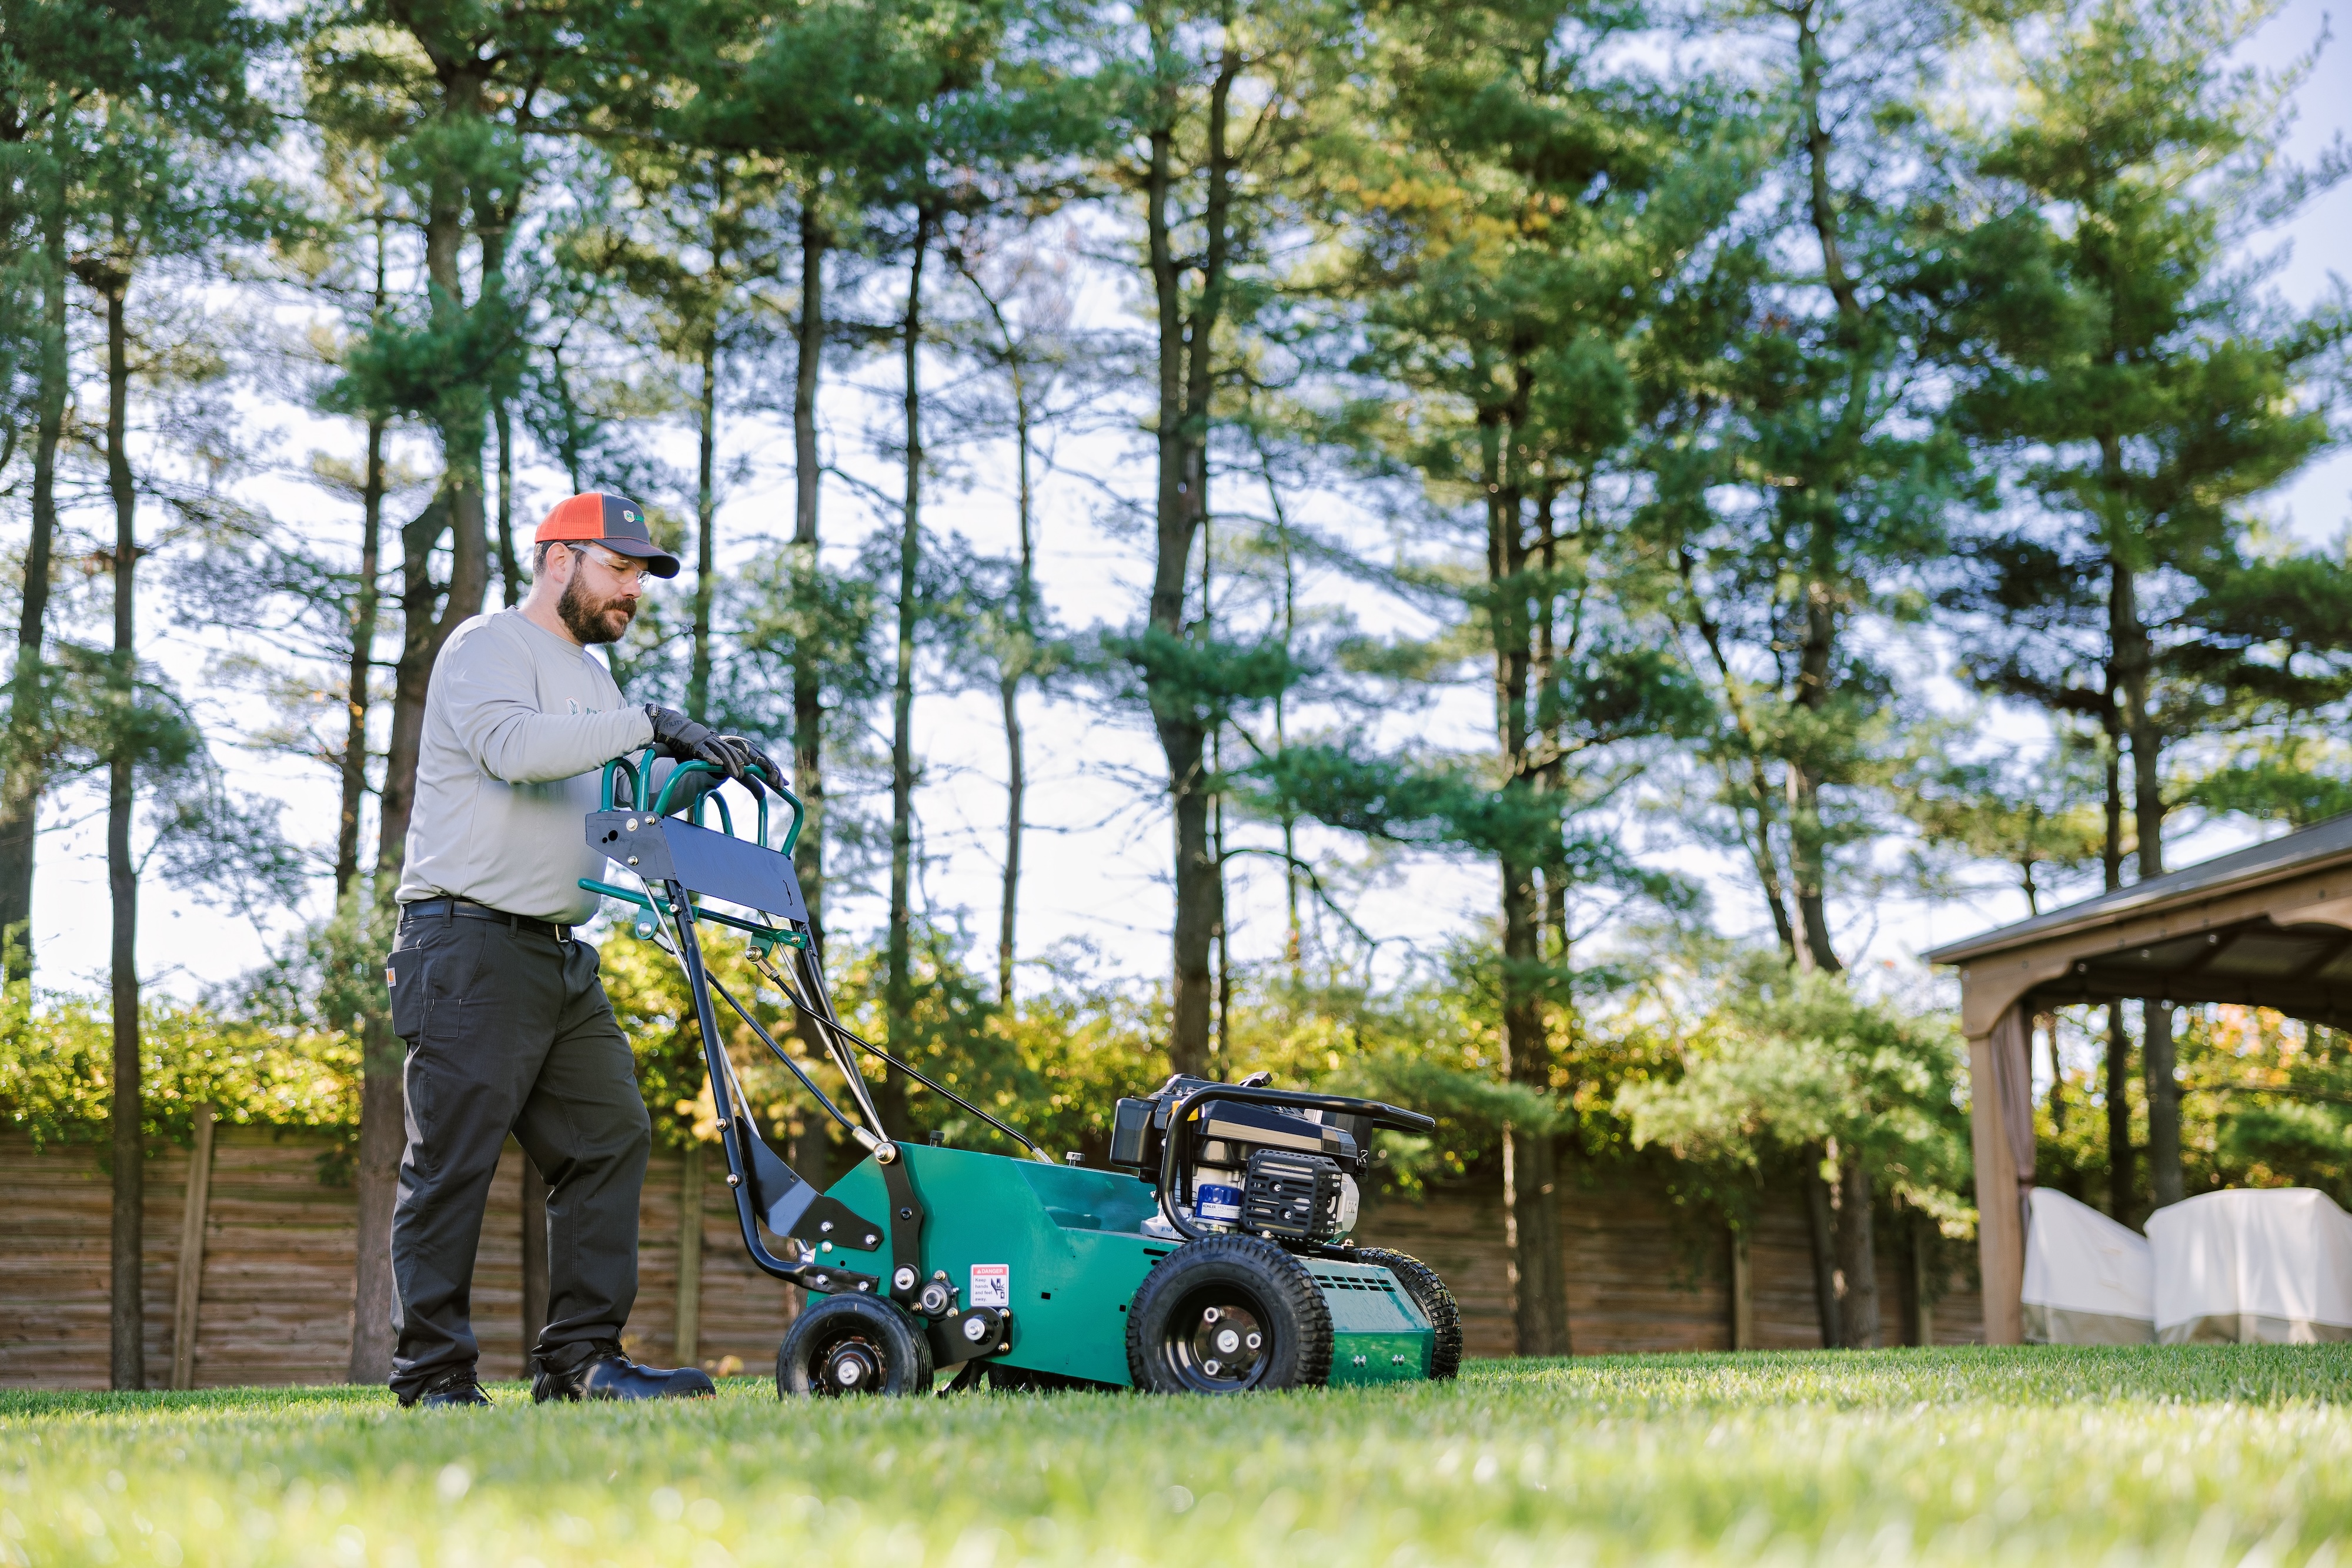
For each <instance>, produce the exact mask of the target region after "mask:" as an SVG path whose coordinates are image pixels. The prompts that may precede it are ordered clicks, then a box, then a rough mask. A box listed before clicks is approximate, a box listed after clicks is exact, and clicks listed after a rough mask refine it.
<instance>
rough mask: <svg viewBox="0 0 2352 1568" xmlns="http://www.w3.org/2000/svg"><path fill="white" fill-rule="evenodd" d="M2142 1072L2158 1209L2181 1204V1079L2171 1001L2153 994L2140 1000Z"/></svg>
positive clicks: (2151, 1175) (2153, 1191)
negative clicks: (2175, 1053)
mask: <svg viewBox="0 0 2352 1568" xmlns="http://www.w3.org/2000/svg"><path fill="white" fill-rule="evenodd" d="M2139 1060H2140V1071H2141V1072H2142V1073H2143V1074H2145V1075H2146V1077H2147V1181H2148V1188H2149V1192H2148V1196H2149V1197H2150V1198H2151V1199H2152V1200H2153V1201H2154V1203H2155V1206H2156V1207H2158V1208H2164V1207H2169V1206H2170V1205H2172V1204H2176V1203H2179V1201H2180V1200H2181V1198H2182V1197H2183V1196H2185V1194H2184V1192H2183V1190H2182V1189H2183V1177H2182V1174H2181V1168H2180V1078H2179V1073H2178V1071H2176V1063H2175V1061H2174V1059H2173V1044H2172V1004H2171V1003H2170V1002H2169V1001H2167V1000H2164V999H2162V998H2156V997H2150V998H2147V1000H2145V1001H2143V1002H2141V1003H2140V1052H2139Z"/></svg>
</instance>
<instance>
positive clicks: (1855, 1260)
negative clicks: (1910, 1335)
mask: <svg viewBox="0 0 2352 1568" xmlns="http://www.w3.org/2000/svg"><path fill="white" fill-rule="evenodd" d="M1843 1155H1844V1157H1843V1159H1842V1160H1841V1161H1840V1162H1839V1167H1838V1229H1837V1259H1838V1272H1839V1274H1840V1275H1842V1276H1843V1283H1844V1285H1845V1292H1844V1294H1843V1297H1841V1298H1840V1300H1839V1301H1838V1330H1839V1343H1842V1344H1843V1345H1844V1346H1845V1347H1846V1348H1847V1349H1848V1350H1876V1349H1877V1348H1878V1237H1877V1229H1878V1226H1877V1217H1876V1215H1875V1214H1874V1212H1873V1210H1872V1207H1871V1180H1870V1167H1869V1166H1867V1165H1866V1164H1864V1161H1863V1158H1862V1151H1861V1150H1859V1149H1852V1148H1849V1149H1846V1150H1844V1151H1843Z"/></svg>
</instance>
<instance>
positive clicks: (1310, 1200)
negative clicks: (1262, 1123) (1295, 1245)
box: [1241, 1149, 1345, 1241]
mask: <svg viewBox="0 0 2352 1568" xmlns="http://www.w3.org/2000/svg"><path fill="white" fill-rule="evenodd" d="M1344 1191H1345V1178H1344V1176H1343V1173H1342V1172H1341V1171H1340V1169H1339V1162H1338V1161H1337V1160H1329V1159H1326V1158H1324V1157H1323V1156H1322V1155H1299V1154H1292V1153H1291V1152H1289V1151H1288V1150H1286V1149H1259V1150H1257V1151H1256V1152H1255V1153H1254V1154H1252V1155H1250V1157H1249V1176H1248V1179H1247V1182H1246V1184H1245V1185H1244V1187H1243V1189H1242V1218H1241V1225H1242V1228H1243V1229H1244V1230H1252V1231H1255V1232H1256V1233H1257V1234H1258V1235H1260V1236H1280V1237H1286V1238H1288V1239H1292V1240H1295V1241H1328V1240H1329V1239H1331V1238H1333V1237H1334V1236H1337V1235H1339V1232H1340V1230H1341V1228H1342V1221H1341V1218H1340V1213H1339V1208H1340V1198H1341V1195H1342V1193H1343V1192H1344Z"/></svg>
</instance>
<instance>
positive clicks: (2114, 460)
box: [2105, 441, 2181, 1208]
mask: <svg viewBox="0 0 2352 1568" xmlns="http://www.w3.org/2000/svg"><path fill="white" fill-rule="evenodd" d="M2105 447H2106V450H2107V456H2106V460H2105V461H2106V466H2107V469H2108V472H2109V475H2110V481H2111V484H2114V485H2118V486H2119V485H2120V483H2121V479H2120V476H2121V470H2122V454H2121V450H2120V448H2119V447H2118V446H2117V445H2116V444H2115V443H2114V442H2112V441H2110V442H2107V443H2105ZM2107 617H2108V640H2109V642H2110V643H2111V645H2112V646H2113V648H2114V650H2115V665H2116V686H2117V688H2118V689H2119V691H2120V692H2121V694H2122V696H2123V724H2124V728H2125V732H2126V734H2127V735H2128V736H2129V737H2131V748H2132V795H2133V800H2132V836H2133V838H2134V839H2135V840H2137V847H2138V852H2139V879H2140V880H2141V881H2142V882H2146V881H2147V880H2148V879H2149V878H2150V877H2158V876H2162V875H2163V874H2164V789H2163V777H2162V773H2161V764H2162V760H2163V757H2162V751H2163V740H2164V737H2163V735H2162V732H2161V731H2160V729H2159V728H2158V725H2157V722H2156V717H2155V715H2154V712H2153V711H2152V709H2151V707H2150V706H2149V701H2148V686H2149V683H2150V680H2151V678H2152V676H2153V674H2154V668H2153V666H2154V659H2153V650H2152V648H2151V645H2150V643H2149V640H2148V634H2147V624H2146V623H2145V622H2143V621H2142V620H2141V619H2140V613H2139V596H2138V583H2137V575H2136V574H2135V573H2134V572H2133V571H2132V570H2131V569H2130V568H2129V567H2128V566H2126V565H2125V564H2124V563H2123V561H2122V560H2120V559H2117V560H2116V561H2115V562H2114V563H2113V565H2112V567H2111V570H2110V587H2109V592H2108V600H2107ZM2140 1071H2141V1072H2142V1073H2143V1074H2144V1075H2145V1076H2146V1078H2147V1177H2148V1186H2149V1189H2150V1197H2153V1198H2154V1200H2155V1205H2156V1207H2158V1208H2162V1207H2166V1206H2167V1205H2168V1204H2175V1203H2179V1201H2180V1198H2181V1171H2180V1082H2179V1076H2178V1074H2177V1073H2176V1072H2175V1071H2174V1062H2173V1052H2172V1009H2170V1008H2169V1007H2168V1006H2165V1005H2163V998H2157V997H2151V998H2147V1000H2146V1001H2145V1003H2144V1004H2143V1005H2142V1007H2141V1010H2140Z"/></svg>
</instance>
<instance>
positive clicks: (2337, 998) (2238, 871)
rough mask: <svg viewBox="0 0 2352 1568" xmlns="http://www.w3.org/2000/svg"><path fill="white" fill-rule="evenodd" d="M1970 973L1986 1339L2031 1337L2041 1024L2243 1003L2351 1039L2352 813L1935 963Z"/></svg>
mask: <svg viewBox="0 0 2352 1568" xmlns="http://www.w3.org/2000/svg"><path fill="white" fill-rule="evenodd" d="M1927 961H1928V962H1929V963H1932V964H1950V965H1954V966H1957V967H1958V969H1959V971H1960V1028H1961V1030H1962V1031H1963V1032H1964V1033H1965V1034H1966V1035H1967V1036H1968V1041H1969V1080H1970V1082H1971V1083H1972V1084H1973V1086H1974V1090H1973V1092H1972V1094H1971V1096H1970V1099H1971V1102H1972V1110H1971V1112H1970V1118H1971V1122H1972V1124H1973V1125H1972V1129H1971V1130H1972V1133H1973V1142H1974V1146H1975V1152H1976V1167H1977V1209H1978V1214H1979V1219H1978V1226H1977V1248H1978V1253H1979V1259H1980V1260H1981V1262H1982V1267H1983V1275H1984V1303H1985V1338H1986V1339H1987V1340H1988V1341H1990V1343H1994V1344H2015V1343H2018V1342H2019V1340H2020V1339H2021V1337H2022V1333H2023V1325H2022V1321H2021V1320H2022V1315H2023V1314H2022V1309H2021V1304H2020V1302H2019V1299H2018V1297H2019V1291H2021V1288H2022V1286H2023V1284H2024V1276H2025V1200H2026V1197H2027V1196H2028V1194H2029V1193H2031V1191H2032V1186H2033V1090H2032V1084H2033V1066H2032V1058H2031V1055H2030V1051H2031V1040H2032V1030H2031V1020H2032V1019H2034V1018H2035V1017H2037V1016H2039V1015H2041V1014H2042V1013H2046V1012H2049V1011H2051V1010H2052V1009H2056V1008H2061V1007H2066V1006H2070V1005H2074V1004H2077V1003H2083V1002H2108V1001H2117V1000H2123V999H2126V998H2142V999H2144V1000H2147V1001H2150V1002H2155V1003H2158V1004H2165V1003H2169V1004H2171V1005H2173V1006H2179V1005H2182V1004H2185V1003H2189V1002H2233V1003H2239V1004H2242V1005H2244V1006H2248V1007H2264V1008H2273V1009H2277V1010H2278V1011H2280V1012H2283V1013H2285V1014H2287V1015H2289V1016H2290V1017H2293V1018H2298V1019H2305V1020H2306V1021H2308V1022H2311V1023H2317V1024H2325V1025H2328V1026H2330V1027H2332V1028H2336V1029H2352V815H2347V816H2343V817H2337V818H2336V819H2334V820H2332V821H2326V822H2322V823H2320V824H2319V825H2318V826H2316V827H2312V828H2305V829H2304V830H2302V831H2299V832H2294V833H2289V834H2287V835H2286V836H2285V837H2284V838H2279V839H2273V840H2272V841H2269V842H2268V843H2262V844H2256V845H2254V846H2252V848H2250V849H2243V850H2239V851H2236V852H2232V853H2230V854H2226V855H2222V856H2220V857H2219V858H2217V859H2214V860H2210V861H2206V862H2203V863H2201V864H2199V865H2193V866H2189V867H2186V868H2184V869H2183V870H2180V871H2176V872H2168V873H2166V874H2164V875H2163V876H2157V877H2150V878H2148V879H2147V881H2145V882H2139V883H2133V884H2132V885H2131V886H2129V887H2126V888H2121V889H2118V890H2117V891H2116V892H2114V893H2109V894H2102V895H2101V896H2099V897H2097V898H2093V899H2086V900H2084V902H2083V903H2081V904H2069V905H2068V906H2067V907H2065V908H2063V909H2056V910H2053V911H2051V912H2050V913H2049V914H2047V915H2040V916H2038V917H2036V918H2034V919H2032V920H2023V921H2020V922H2019V923H2018V924H2016V925H2004V926H2002V927H2000V929H1999V930H1997V931H1988V932H1986V933H1984V934H1983V935H1982V936H1971V937H1969V938H1968V939H1967V940H1965V941H1960V942H1954V943H1949V944H1948V945H1946V946H1941V947H1938V948H1937V949H1935V950H1934V951H1933V952H1930V953H1929V954H1928V955H1927Z"/></svg>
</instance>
